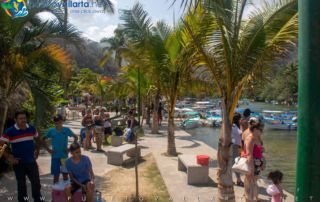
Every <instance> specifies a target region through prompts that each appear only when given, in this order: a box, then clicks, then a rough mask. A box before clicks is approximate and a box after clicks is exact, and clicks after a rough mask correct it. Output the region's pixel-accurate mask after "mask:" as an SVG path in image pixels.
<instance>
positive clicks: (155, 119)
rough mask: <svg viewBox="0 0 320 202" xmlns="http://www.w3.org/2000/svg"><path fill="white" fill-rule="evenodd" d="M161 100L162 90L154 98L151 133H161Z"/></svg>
mask: <svg viewBox="0 0 320 202" xmlns="http://www.w3.org/2000/svg"><path fill="white" fill-rule="evenodd" d="M159 100H160V92H159V91H158V92H157V93H156V95H155V96H154V100H153V110H152V111H153V112H152V128H151V134H158V133H159V120H158V108H159Z"/></svg>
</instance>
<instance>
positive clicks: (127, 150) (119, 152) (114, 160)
mask: <svg viewBox="0 0 320 202" xmlns="http://www.w3.org/2000/svg"><path fill="white" fill-rule="evenodd" d="M124 154H127V156H128V157H135V145H134V144H124V145H121V146H119V147H114V148H112V149H110V150H108V151H107V156H108V164H112V165H117V166H121V165H122V163H123V155H124ZM138 156H141V149H140V147H139V146H138Z"/></svg>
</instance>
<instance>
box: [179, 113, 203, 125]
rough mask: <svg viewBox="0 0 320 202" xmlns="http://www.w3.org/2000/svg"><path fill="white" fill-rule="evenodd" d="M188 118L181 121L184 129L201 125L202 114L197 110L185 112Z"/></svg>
mask: <svg viewBox="0 0 320 202" xmlns="http://www.w3.org/2000/svg"><path fill="white" fill-rule="evenodd" d="M185 116H186V118H185V119H184V120H183V121H182V122H181V123H180V126H181V127H182V128H184V129H193V128H197V127H199V126H201V125H202V124H201V115H200V113H199V112H196V111H189V112H186V113H185Z"/></svg>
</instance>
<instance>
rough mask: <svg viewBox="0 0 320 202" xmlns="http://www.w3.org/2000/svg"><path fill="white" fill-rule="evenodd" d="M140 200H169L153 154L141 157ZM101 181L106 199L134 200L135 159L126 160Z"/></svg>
mask: <svg viewBox="0 0 320 202" xmlns="http://www.w3.org/2000/svg"><path fill="white" fill-rule="evenodd" d="M138 172H139V190H140V192H139V196H140V199H139V201H169V193H168V192H167V189H166V186H165V185H164V182H163V180H162V178H161V175H160V172H159V170H158V168H157V165H156V162H155V159H154V157H153V156H152V154H148V155H146V156H144V157H143V158H142V159H140V164H139V167H138ZM104 179H106V180H105V181H103V182H101V184H100V186H101V190H103V192H102V196H103V198H104V199H105V200H106V201H108V202H109V201H117V202H118V201H119V202H120V201H121V202H122V201H134V200H133V198H134V196H135V193H136V189H135V169H134V161H129V162H126V163H125V165H124V166H123V167H121V168H117V169H114V170H112V171H110V172H108V173H107V174H106V175H105V177H104Z"/></svg>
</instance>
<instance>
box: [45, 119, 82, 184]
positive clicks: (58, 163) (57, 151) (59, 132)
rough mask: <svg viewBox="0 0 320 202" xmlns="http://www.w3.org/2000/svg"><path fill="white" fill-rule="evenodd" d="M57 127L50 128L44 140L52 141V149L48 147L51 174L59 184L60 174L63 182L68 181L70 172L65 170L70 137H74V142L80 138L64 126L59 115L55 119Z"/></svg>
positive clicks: (54, 181)
mask: <svg viewBox="0 0 320 202" xmlns="http://www.w3.org/2000/svg"><path fill="white" fill-rule="evenodd" d="M53 121H54V124H55V127H54V128H50V129H49V131H48V132H47V134H46V135H45V136H44V139H48V138H50V139H51V144H52V149H50V148H49V147H47V146H46V148H47V151H48V152H49V153H50V154H51V155H52V157H51V174H52V175H53V176H54V177H53V183H54V184H55V183H57V182H59V176H60V172H61V173H62V175H63V180H65V181H66V180H68V172H67V170H66V169H65V166H64V162H65V160H66V159H67V158H68V137H73V138H74V142H77V141H78V137H77V136H76V135H75V134H74V133H73V132H72V130H71V129H70V128H67V127H64V126H63V118H62V116H61V115H57V116H55V117H54V119H53Z"/></svg>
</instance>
